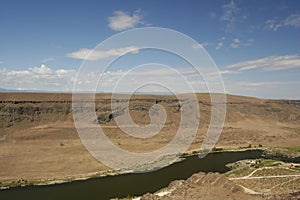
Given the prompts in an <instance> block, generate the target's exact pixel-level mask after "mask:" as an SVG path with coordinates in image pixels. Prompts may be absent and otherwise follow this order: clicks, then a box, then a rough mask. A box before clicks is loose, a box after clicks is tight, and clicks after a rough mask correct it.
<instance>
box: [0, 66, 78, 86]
mask: <svg viewBox="0 0 300 200" xmlns="http://www.w3.org/2000/svg"><path fill="white" fill-rule="evenodd" d="M74 77H75V71H74V70H66V69H58V70H56V71H53V70H52V69H51V68H49V67H47V66H46V65H44V64H43V65H41V66H40V67H32V68H28V69H27V70H9V69H2V70H1V69H0V85H1V87H3V88H6V89H20V88H22V89H23V90H48V91H70V90H71V89H72V87H73V83H72V79H73V78H74Z"/></svg>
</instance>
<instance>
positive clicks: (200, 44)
mask: <svg viewBox="0 0 300 200" xmlns="http://www.w3.org/2000/svg"><path fill="white" fill-rule="evenodd" d="M210 45H211V44H210V43H209V42H202V43H199V44H193V45H192V48H193V49H200V48H202V47H207V46H210Z"/></svg>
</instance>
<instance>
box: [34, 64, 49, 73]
mask: <svg viewBox="0 0 300 200" xmlns="http://www.w3.org/2000/svg"><path fill="white" fill-rule="evenodd" d="M29 70H31V71H32V72H34V73H37V74H50V73H51V72H52V71H51V69H50V68H49V67H47V66H46V65H45V64H42V65H41V66H40V67H33V68H29Z"/></svg>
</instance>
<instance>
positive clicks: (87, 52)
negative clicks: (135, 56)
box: [66, 46, 139, 61]
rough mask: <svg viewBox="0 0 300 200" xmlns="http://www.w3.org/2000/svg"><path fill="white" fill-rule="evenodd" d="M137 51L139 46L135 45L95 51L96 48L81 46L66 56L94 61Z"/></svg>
mask: <svg viewBox="0 0 300 200" xmlns="http://www.w3.org/2000/svg"><path fill="white" fill-rule="evenodd" d="M138 52H139V47H135V46H128V47H122V48H115V49H109V50H107V51H97V50H92V49H87V48H83V49H80V50H78V51H74V52H71V53H68V54H67V55H66V57H69V58H74V59H80V60H90V61H96V60H100V59H104V58H108V57H111V56H122V55H124V54H127V53H138Z"/></svg>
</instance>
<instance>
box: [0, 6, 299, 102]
mask: <svg viewBox="0 0 300 200" xmlns="http://www.w3.org/2000/svg"><path fill="white" fill-rule="evenodd" d="M149 26H153V27H164V28H169V29H174V30H176V31H179V32H182V33H184V34H186V35H188V36H190V37H191V38H193V39H195V40H196V41H198V42H199V43H200V44H202V46H203V47H204V48H205V49H206V51H207V52H208V53H209V55H210V56H211V57H212V59H213V60H214V62H215V63H216V64H217V66H218V68H219V70H220V72H221V74H222V76H223V79H224V84H225V88H226V92H228V93H231V94H239V95H247V96H255V97H261V98H298V99H300V90H299V86H300V80H299V77H300V76H299V75H300V39H299V35H300V2H299V1H292V0H290V1H279V0H278V1H231V0H226V1H225V0H224V1H65V2H61V1H43V2H42V1H31V0H29V1H26V2H25V1H21V0H19V1H14V0H2V1H1V6H0V27H1V31H0V78H1V79H0V88H5V89H21V90H22V89H24V90H49V91H65V92H67V91H71V89H72V84H73V82H72V80H73V79H74V77H75V74H76V70H78V69H79V67H80V65H81V64H82V61H83V58H84V57H85V56H86V53H87V52H89V51H90V50H92V49H93V48H94V47H95V46H96V45H97V44H99V43H100V42H101V41H103V40H105V39H107V38H108V37H110V36H112V35H114V34H116V33H119V32H121V31H124V30H129V29H132V28H135V27H137V28H141V27H149ZM195 48H196V47H195ZM102 53H104V52H102ZM110 53H113V52H112V51H110V52H108V53H107V52H106V54H105V55H109V54H110ZM154 55H155V56H154ZM131 56H134V55H131ZM135 56H136V59H141V61H143V62H145V61H147V59H148V58H139V57H141V56H137V55H135ZM146 57H147V56H146ZM150 57H151V56H150ZM152 57H156V53H152ZM157 58H158V60H164V58H163V56H162V55H157ZM165 59H166V58H165ZM167 59H169V57H168V56H167ZM150 60H151V59H150ZM124 62H125V63H123V64H124V67H125V66H126V65H130V63H129V62H127V63H126V61H124ZM169 64H170V65H177V66H176V67H179V68H180V67H181V68H184V67H186V66H180V64H182V65H184V64H183V63H181V62H175V61H173V62H170V63H169ZM127 67H128V66H127ZM118 70H119V71H112V72H110V78H112V76H114V75H115V74H120V73H122V69H118ZM120 70H121V71H120ZM124 71H126V69H123V72H124ZM114 73H115V74H114ZM117 77H118V76H115V77H113V80H115V79H117ZM111 80H112V79H111ZM104 91H105V90H104Z"/></svg>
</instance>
